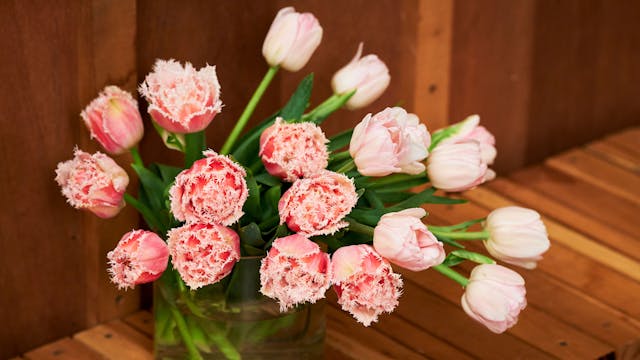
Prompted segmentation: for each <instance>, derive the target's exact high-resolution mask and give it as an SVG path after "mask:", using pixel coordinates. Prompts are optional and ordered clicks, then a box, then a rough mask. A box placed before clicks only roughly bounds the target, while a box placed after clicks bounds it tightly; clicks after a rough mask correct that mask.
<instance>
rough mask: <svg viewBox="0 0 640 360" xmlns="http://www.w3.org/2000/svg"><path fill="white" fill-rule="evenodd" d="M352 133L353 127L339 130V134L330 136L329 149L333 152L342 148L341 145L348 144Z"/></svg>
mask: <svg viewBox="0 0 640 360" xmlns="http://www.w3.org/2000/svg"><path fill="white" fill-rule="evenodd" d="M352 134H353V129H349V130H347V131H344V132H341V133H340V134H338V135H336V136H333V137H332V138H330V139H329V151H330V152H334V151H336V150H338V149H342V148H343V147H345V146H347V145H349V142H351V135H352Z"/></svg>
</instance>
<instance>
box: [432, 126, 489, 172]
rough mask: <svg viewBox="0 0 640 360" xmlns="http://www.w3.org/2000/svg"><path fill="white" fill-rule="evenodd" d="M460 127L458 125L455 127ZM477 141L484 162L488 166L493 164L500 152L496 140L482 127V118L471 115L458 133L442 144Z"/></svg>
mask: <svg viewBox="0 0 640 360" xmlns="http://www.w3.org/2000/svg"><path fill="white" fill-rule="evenodd" d="M453 126H458V124H456V125H453ZM466 140H475V141H477V142H479V143H480V155H481V156H482V161H483V162H485V163H486V164H488V165H491V164H493V162H494V160H495V159H496V155H497V153H498V151H497V150H496V138H495V137H494V136H493V134H491V133H490V132H489V131H488V130H487V129H486V128H485V127H484V126H480V116H478V115H471V116H469V117H467V118H466V119H464V120H463V121H462V122H461V123H460V124H459V128H458V131H457V132H455V133H454V134H453V135H451V136H450V137H448V138H446V139H444V140H442V142H441V143H442V144H446V143H451V142H461V141H466Z"/></svg>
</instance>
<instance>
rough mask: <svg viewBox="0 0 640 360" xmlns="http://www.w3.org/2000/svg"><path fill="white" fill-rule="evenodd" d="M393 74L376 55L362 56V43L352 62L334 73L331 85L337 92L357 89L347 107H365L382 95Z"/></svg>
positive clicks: (341, 92) (352, 108)
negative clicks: (390, 73)
mask: <svg viewBox="0 0 640 360" xmlns="http://www.w3.org/2000/svg"><path fill="white" fill-rule="evenodd" d="M390 81H391V76H390V75H389V69H388V68H387V65H385V63H384V62H383V61H382V60H380V59H379V58H378V57H377V56H376V55H366V56H364V57H362V43H361V44H360V46H358V52H357V53H356V56H355V57H354V58H353V59H352V60H351V62H350V63H348V64H347V65H345V66H344V67H343V68H342V69H340V70H338V72H336V73H335V75H333V79H332V80H331V87H332V88H333V91H334V92H335V93H336V94H343V93H347V92H351V91H353V90H356V93H355V94H353V96H352V97H351V98H350V99H349V100H348V101H347V103H346V104H345V107H346V108H347V109H351V110H354V109H360V108H363V107H365V106H367V105H369V104H371V103H372V102H374V101H375V100H376V99H377V98H379V97H380V95H382V93H383V92H384V91H385V90H386V89H387V87H388V86H389V82H390Z"/></svg>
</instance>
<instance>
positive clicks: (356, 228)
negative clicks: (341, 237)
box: [345, 217, 374, 237]
mask: <svg viewBox="0 0 640 360" xmlns="http://www.w3.org/2000/svg"><path fill="white" fill-rule="evenodd" d="M345 220H346V221H347V222H348V223H349V231H353V232H355V233H358V234H364V235H369V236H371V237H373V230H374V228H372V227H371V226H368V225H365V224H361V223H359V222H357V221H356V220H354V219H351V218H348V217H347V218H345Z"/></svg>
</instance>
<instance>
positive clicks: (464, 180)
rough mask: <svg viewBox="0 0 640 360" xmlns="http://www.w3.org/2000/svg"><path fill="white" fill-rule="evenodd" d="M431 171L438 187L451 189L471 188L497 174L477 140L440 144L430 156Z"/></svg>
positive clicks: (432, 182)
mask: <svg viewBox="0 0 640 360" xmlns="http://www.w3.org/2000/svg"><path fill="white" fill-rule="evenodd" d="M427 174H428V175H429V180H430V181H431V184H432V185H433V186H434V187H436V188H438V189H441V190H444V191H449V192H456V191H464V190H469V189H471V188H474V187H476V186H477V185H480V184H482V183H483V182H485V181H488V180H492V179H493V178H495V176H496V174H495V173H494V172H493V170H491V169H489V168H488V167H487V164H486V163H485V162H484V161H483V160H482V150H481V147H480V143H479V142H477V141H475V140H465V141H462V142H455V143H447V144H442V143H441V144H438V146H436V148H435V149H433V150H432V151H431V154H430V155H429V159H427Z"/></svg>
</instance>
